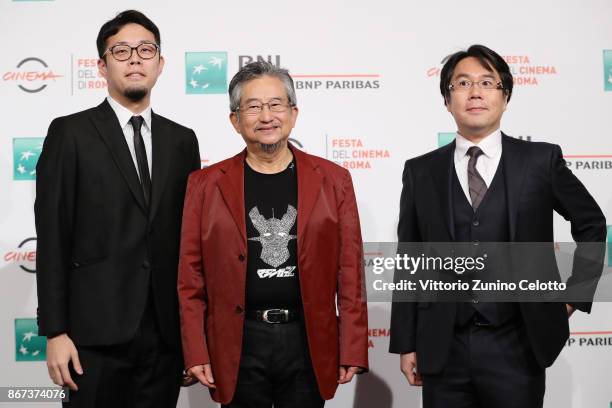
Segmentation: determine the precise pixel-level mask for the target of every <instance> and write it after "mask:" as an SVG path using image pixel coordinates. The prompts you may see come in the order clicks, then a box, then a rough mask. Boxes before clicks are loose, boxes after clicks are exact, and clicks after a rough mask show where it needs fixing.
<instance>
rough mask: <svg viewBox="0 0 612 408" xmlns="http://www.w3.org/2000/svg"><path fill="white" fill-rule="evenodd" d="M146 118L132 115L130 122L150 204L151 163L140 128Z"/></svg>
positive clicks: (144, 193)
mask: <svg viewBox="0 0 612 408" xmlns="http://www.w3.org/2000/svg"><path fill="white" fill-rule="evenodd" d="M142 122H144V119H143V118H142V116H132V119H130V123H131V124H132V127H133V128H134V150H135V151H136V162H137V163H138V174H140V185H141V186H142V193H143V195H144V199H145V204H146V205H147V207H148V206H149V198H150V197H151V175H150V174H149V163H148V162H147V151H146V150H145V146H144V141H143V140H142V134H141V133H140V128H141V127H142Z"/></svg>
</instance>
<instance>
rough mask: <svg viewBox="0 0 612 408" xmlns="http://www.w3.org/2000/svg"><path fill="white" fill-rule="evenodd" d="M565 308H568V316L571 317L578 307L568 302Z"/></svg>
mask: <svg viewBox="0 0 612 408" xmlns="http://www.w3.org/2000/svg"><path fill="white" fill-rule="evenodd" d="M565 308H566V309H567V317H571V316H572V314H574V311H576V308H575V307H574V306H572V305H570V304H568V303H566V304H565Z"/></svg>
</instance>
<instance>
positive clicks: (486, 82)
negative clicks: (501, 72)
mask: <svg viewBox="0 0 612 408" xmlns="http://www.w3.org/2000/svg"><path fill="white" fill-rule="evenodd" d="M474 85H477V86H478V88H480V89H485V90H493V89H504V86H503V85H502V83H501V82H495V81H493V80H492V79H483V80H481V81H470V80H469V79H461V80H459V81H457V82H455V83H454V84H450V85H449V86H448V90H449V91H469V90H470V89H472V87H473V86H474Z"/></svg>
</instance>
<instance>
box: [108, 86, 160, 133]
mask: <svg viewBox="0 0 612 408" xmlns="http://www.w3.org/2000/svg"><path fill="white" fill-rule="evenodd" d="M106 100H107V101H108V103H109V105H110V106H111V108H113V111H115V115H117V119H119V125H120V126H121V129H125V127H126V126H128V125H129V123H130V119H131V118H132V116H142V118H143V119H144V122H143V126H146V129H147V130H149V131H150V130H151V105H149V106H147V107H146V109H145V110H143V111H142V112H140V114H139V115H135V114H134V113H133V112H132V111H131V110H129V109H128V108H126V107H125V106H123V105H121V104H120V103H119V102H117V101H116V100H114V99H113V98H112V97H111V96H110V95H108V96H107V97H106Z"/></svg>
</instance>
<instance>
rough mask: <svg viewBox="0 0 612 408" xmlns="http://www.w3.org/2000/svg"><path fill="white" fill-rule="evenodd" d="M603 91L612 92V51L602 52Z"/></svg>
mask: <svg viewBox="0 0 612 408" xmlns="http://www.w3.org/2000/svg"><path fill="white" fill-rule="evenodd" d="M603 63H604V91H612V50H604V52H603Z"/></svg>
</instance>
